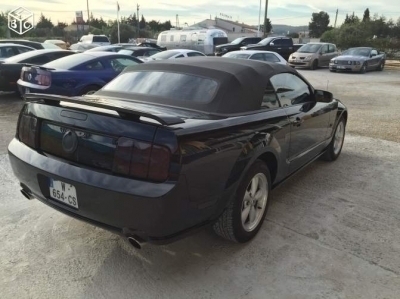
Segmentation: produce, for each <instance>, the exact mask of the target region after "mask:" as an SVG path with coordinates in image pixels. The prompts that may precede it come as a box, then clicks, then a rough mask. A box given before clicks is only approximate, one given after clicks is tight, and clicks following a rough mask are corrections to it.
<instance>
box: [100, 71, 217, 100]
mask: <svg viewBox="0 0 400 299" xmlns="http://www.w3.org/2000/svg"><path fill="white" fill-rule="evenodd" d="M217 87H218V83H217V82H216V81H214V80H212V79H209V78H204V77H199V76H195V75H189V74H180V73H172V72H161V71H159V72H157V71H155V72H149V71H141V72H129V73H124V74H121V75H119V76H118V77H117V78H115V79H114V80H113V81H111V82H110V83H108V84H107V85H106V86H104V87H103V90H104V91H115V92H127V93H134V94H145V95H153V96H160V97H164V98H168V99H171V100H172V101H181V102H182V101H183V102H189V101H192V102H197V103H208V102H210V101H211V100H212V99H213V97H214V95H215V93H216V91H217Z"/></svg>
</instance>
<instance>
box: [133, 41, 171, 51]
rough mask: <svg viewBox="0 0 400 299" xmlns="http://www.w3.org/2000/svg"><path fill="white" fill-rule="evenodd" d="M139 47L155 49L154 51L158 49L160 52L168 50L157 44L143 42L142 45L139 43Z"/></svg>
mask: <svg viewBox="0 0 400 299" xmlns="http://www.w3.org/2000/svg"><path fill="white" fill-rule="evenodd" d="M137 46H138V47H148V48H154V49H158V50H161V51H165V50H167V48H166V47H160V46H159V45H157V44H156V43H151V42H142V43H138V44H137Z"/></svg>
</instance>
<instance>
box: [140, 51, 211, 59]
mask: <svg viewBox="0 0 400 299" xmlns="http://www.w3.org/2000/svg"><path fill="white" fill-rule="evenodd" d="M199 56H206V55H205V54H204V53H201V52H199V51H194V50H187V49H176V50H167V51H162V52H159V53H157V54H154V55H152V56H150V57H147V58H146V57H142V58H141V57H138V58H140V59H142V60H143V61H145V62H147V61H151V60H164V59H176V58H185V57H199Z"/></svg>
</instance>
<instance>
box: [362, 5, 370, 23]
mask: <svg viewBox="0 0 400 299" xmlns="http://www.w3.org/2000/svg"><path fill="white" fill-rule="evenodd" d="M369 20H370V17H369V8H367V9H366V10H365V11H364V16H363V19H362V21H363V22H368V21H369Z"/></svg>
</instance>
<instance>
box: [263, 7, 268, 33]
mask: <svg viewBox="0 0 400 299" xmlns="http://www.w3.org/2000/svg"><path fill="white" fill-rule="evenodd" d="M267 15H268V0H265V14H264V37H266V36H267V34H268V32H267Z"/></svg>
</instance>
